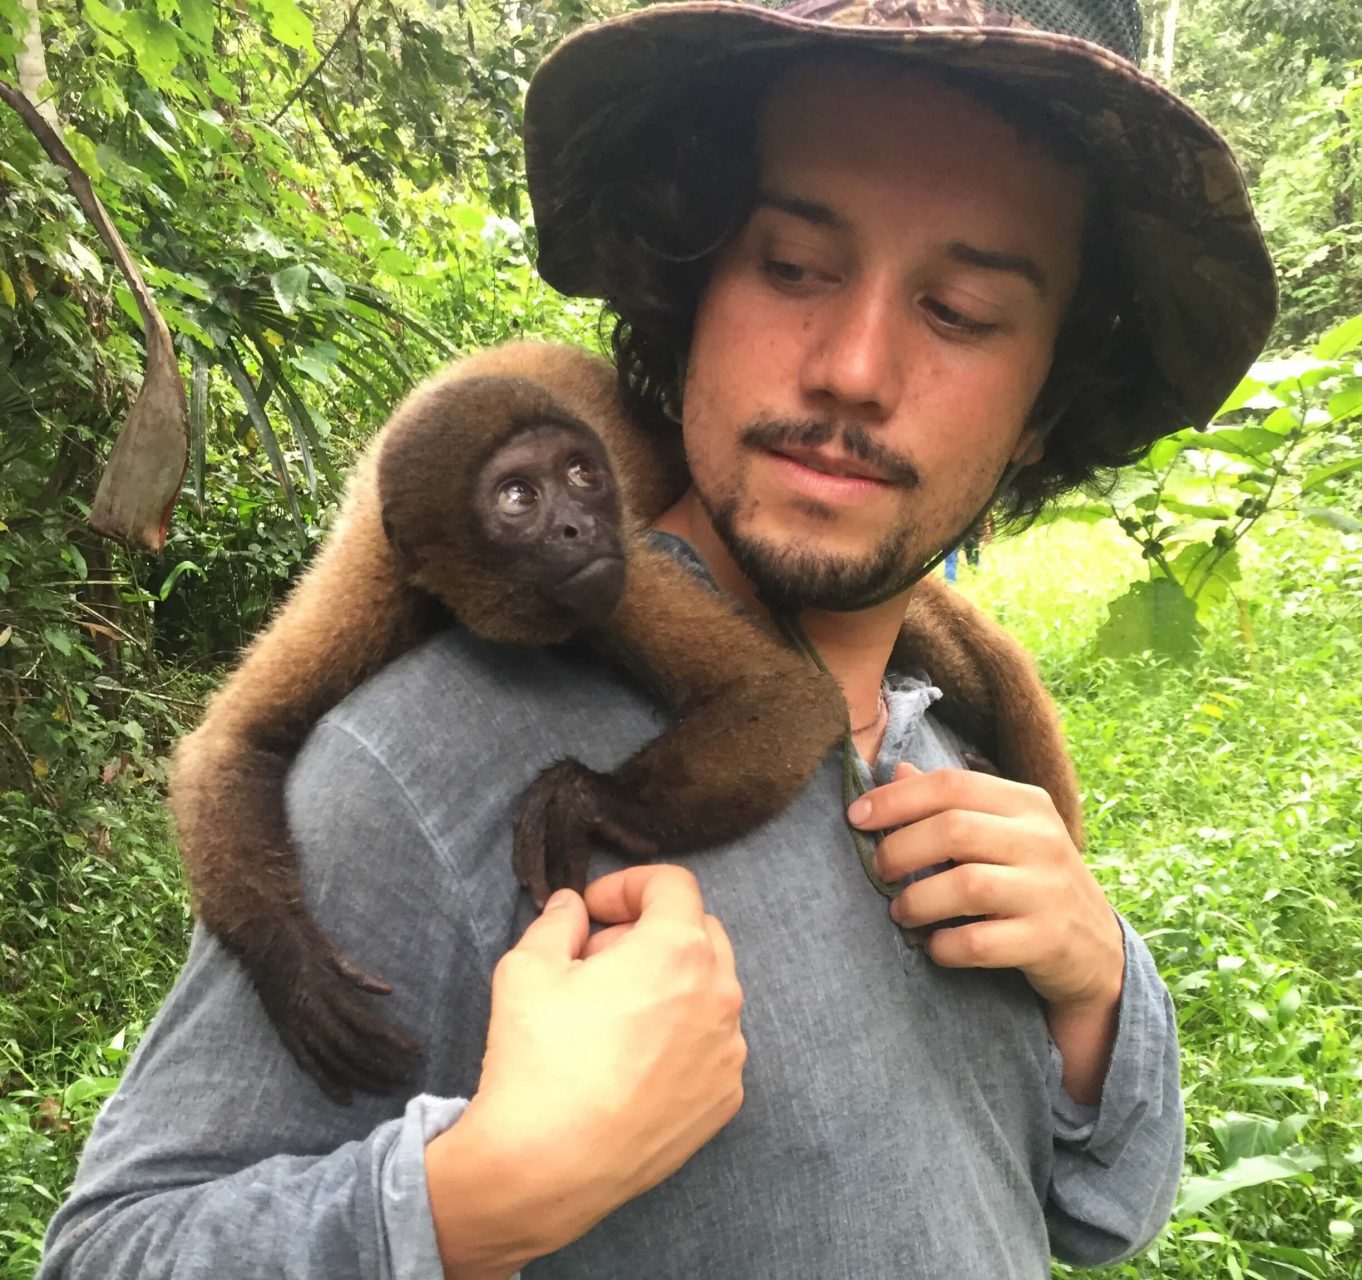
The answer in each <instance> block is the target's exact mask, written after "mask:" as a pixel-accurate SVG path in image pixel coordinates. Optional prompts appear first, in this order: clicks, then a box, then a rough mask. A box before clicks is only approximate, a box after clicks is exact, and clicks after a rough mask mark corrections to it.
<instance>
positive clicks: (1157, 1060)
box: [1045, 921, 1185, 1266]
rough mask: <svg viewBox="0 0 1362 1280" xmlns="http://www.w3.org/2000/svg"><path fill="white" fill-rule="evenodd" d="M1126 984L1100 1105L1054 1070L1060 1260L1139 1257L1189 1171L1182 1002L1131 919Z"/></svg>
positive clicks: (1089, 1262)
mask: <svg viewBox="0 0 1362 1280" xmlns="http://www.w3.org/2000/svg"><path fill="white" fill-rule="evenodd" d="M1121 927H1122V934H1123V937H1124V941H1125V957H1126V963H1125V980H1124V983H1123V986H1122V990H1121V1000H1120V1005H1119V1007H1118V1010H1117V1029H1116V1040H1115V1043H1114V1045H1113V1046H1112V1049H1111V1059H1110V1063H1109V1065H1108V1067H1107V1071H1106V1078H1105V1081H1104V1083H1103V1086H1102V1096H1101V1100H1100V1102H1099V1103H1098V1105H1096V1106H1083V1105H1081V1104H1079V1103H1077V1102H1075V1101H1074V1100H1073V1099H1072V1098H1071V1097H1070V1096H1069V1095H1068V1093H1067V1092H1066V1091H1065V1089H1064V1087H1063V1063H1062V1061H1060V1060H1059V1053H1058V1050H1056V1053H1055V1059H1056V1060H1055V1061H1054V1063H1053V1064H1052V1070H1051V1103H1052V1111H1053V1116H1054V1126H1055V1162H1054V1169H1053V1172H1052V1175H1051V1181H1050V1197H1049V1200H1048V1201H1047V1202H1046V1206H1045V1218H1046V1222H1047V1223H1048V1225H1049V1228H1050V1245H1051V1248H1052V1249H1053V1251H1054V1254H1055V1256H1056V1257H1057V1258H1061V1259H1062V1260H1063V1261H1065V1262H1071V1263H1075V1264H1077V1265H1079V1266H1106V1265H1109V1264H1111V1263H1113V1262H1119V1261H1121V1260H1122V1259H1123V1258H1128V1257H1130V1256H1131V1255H1132V1254H1135V1253H1138V1252H1139V1251H1140V1250H1141V1249H1143V1248H1144V1247H1145V1246H1146V1245H1147V1244H1149V1242H1150V1241H1151V1240H1153V1238H1154V1237H1155V1236H1156V1235H1157V1234H1158V1233H1159V1231H1160V1230H1162V1228H1163V1225H1164V1223H1165V1222H1166V1221H1167V1220H1168V1214H1169V1211H1170V1210H1171V1208H1172V1206H1173V1199H1174V1197H1175V1196H1176V1194H1177V1189H1178V1180H1179V1178H1180V1176H1181V1174H1182V1152H1183V1140H1184V1132H1185V1120H1184V1116H1183V1107H1182V1092H1181V1089H1180V1088H1179V1084H1178V1034H1177V1022H1176V1019H1175V1018H1174V1015H1173V1002H1172V1000H1171V998H1170V997H1169V995H1168V990H1167V988H1166V987H1165V986H1164V984H1163V982H1162V980H1161V979H1160V978H1159V975H1158V970H1157V969H1156V968H1155V966H1154V959H1153V957H1152V956H1151V955H1150V954H1149V949H1148V947H1146V946H1145V944H1144V941H1143V940H1142V939H1141V938H1140V936H1139V935H1138V934H1137V933H1136V932H1135V931H1134V930H1133V929H1132V928H1131V927H1130V926H1129V925H1128V924H1126V923H1125V922H1124V921H1122V925H1121Z"/></svg>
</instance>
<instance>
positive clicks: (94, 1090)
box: [62, 1076, 118, 1111]
mask: <svg viewBox="0 0 1362 1280" xmlns="http://www.w3.org/2000/svg"><path fill="white" fill-rule="evenodd" d="M116 1088H118V1078H117V1077H116V1076H81V1078H80V1079H79V1080H74V1081H72V1082H71V1083H70V1084H69V1085H67V1086H66V1089H65V1091H64V1092H63V1093H62V1106H63V1108H64V1109H65V1110H67V1111H71V1110H74V1109H75V1108H76V1107H78V1106H79V1105H80V1104H81V1103H82V1102H91V1101H94V1100H95V1099H97V1098H107V1097H108V1096H109V1094H111V1093H112V1092H113V1091H114V1090H115V1089H116Z"/></svg>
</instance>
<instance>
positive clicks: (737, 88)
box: [568, 54, 1177, 523]
mask: <svg viewBox="0 0 1362 1280" xmlns="http://www.w3.org/2000/svg"><path fill="white" fill-rule="evenodd" d="M860 56H863V57H867V58H875V59H877V60H880V59H882V55H877V54H863V55H860ZM789 65H790V63H789V60H788V58H787V59H784V60H779V61H777V60H775V59H769V60H763V59H760V58H756V57H752V56H749V57H747V58H745V59H744V60H743V61H742V62H741V64H734V63H728V64H725V65H724V66H722V67H719V68H716V69H714V70H713V71H712V72H711V73H710V74H707V75H704V76H697V77H693V78H690V79H687V80H684V81H679V82H678V83H677V84H675V85H673V86H671V87H669V88H659V89H657V90H656V91H655V92H654V94H653V95H651V96H650V97H649V98H648V99H647V101H646V103H641V104H638V105H637V106H636V107H633V108H632V109H631V106H630V104H627V103H615V104H612V111H611V116H612V117H613V119H612V125H613V127H614V129H615V130H618V133H617V134H616V136H617V137H618V138H619V139H620V141H619V143H618V144H617V145H615V146H613V147H607V148H601V147H600V146H599V142H600V139H599V137H598V136H597V137H596V138H595V139H594V143H595V145H594V147H592V148H588V147H587V146H586V145H585V143H586V139H583V148H582V149H583V153H584V154H585V153H586V152H587V151H588V150H592V151H593V152H594V159H595V163H594V164H593V165H592V166H591V167H590V171H588V172H584V171H583V169H582V168H581V167H578V166H569V169H568V171H569V172H575V174H576V175H577V176H576V180H577V181H582V182H586V183H590V184H591V187H590V192H591V194H590V200H589V204H588V210H589V211H588V213H587V222H588V226H589V231H590V235H591V237H592V239H593V240H594V242H595V253H594V257H595V260H596V261H597V262H598V263H600V264H602V265H603V276H604V287H603V295H604V297H605V301H606V305H607V308H608V311H609V313H610V314H612V315H613V316H614V331H613V334H612V336H611V345H612V347H613V350H614V355H615V360H616V364H617V366H618V369H619V375H620V382H621V386H622V388H623V390H624V393H625V395H626V397H627V398H628V400H629V401H630V403H631V405H632V407H633V408H634V410H635V411H636V412H637V413H638V416H639V419H640V421H643V422H647V423H650V424H654V425H655V426H656V427H657V428H658V429H667V428H666V426H665V425H664V424H665V423H666V422H667V421H668V420H670V422H671V423H672V424H673V426H672V427H671V429H675V427H674V424H675V422H676V421H678V420H679V418H680V415H681V396H682V389H683V385H682V384H683V380H684V369H685V361H686V357H687V353H688V351H689V348H690V342H691V330H692V327H693V325H694V321H695V312H696V307H697V305H698V302H699V299H700V295H701V293H702V291H703V289H704V286H705V283H706V281H707V279H708V277H709V272H710V267H711V265H712V263H713V261H714V258H715V255H716V253H717V252H718V250H719V249H720V248H721V247H722V246H723V245H724V244H725V243H726V242H727V240H728V239H729V237H730V236H732V235H734V234H735V233H736V232H738V231H739V230H740V229H741V228H742V227H743V225H744V224H745V222H746V220H747V217H748V215H749V214H750V212H751V210H752V208H753V205H754V203H755V197H756V164H755V152H756V147H755V135H756V120H757V107H758V104H759V103H760V101H761V99H762V97H763V95H764V94H765V93H766V91H767V90H768V89H769V87H770V85H771V83H772V81H773V79H774V77H775V75H777V74H779V73H780V72H781V71H784V70H785V69H787V68H788V67H789ZM892 65H895V66H902V64H901V63H897V62H895V63H893V64H892ZM932 74H933V75H936V76H938V78H941V79H943V80H946V81H948V82H949V83H951V84H953V85H955V86H957V87H959V88H961V89H963V90H964V91H966V92H968V93H970V94H971V95H972V96H973V97H975V98H976V99H978V100H979V101H981V102H982V103H983V104H984V105H986V106H988V107H990V108H992V109H993V110H994V111H996V112H997V113H998V114H999V115H1001V116H1003V117H1004V118H1006V119H1007V120H1009V121H1011V122H1012V124H1013V125H1014V127H1016V128H1017V130H1018V132H1019V133H1020V134H1021V135H1022V136H1023V137H1024V138H1026V139H1028V140H1029V141H1034V142H1036V143H1038V144H1040V145H1041V146H1043V147H1044V148H1045V149H1046V150H1048V151H1049V152H1051V153H1053V154H1054V155H1055V157H1056V158H1057V159H1059V160H1060V161H1061V162H1066V163H1070V164H1079V165H1081V166H1082V167H1084V168H1085V170H1086V171H1087V172H1088V173H1089V174H1090V175H1091V176H1092V177H1093V178H1094V181H1093V183H1092V187H1093V194H1092V199H1091V201H1090V208H1089V211H1088V221H1087V228H1086V231H1085V235H1084V243H1083V245H1082V248H1081V262H1080V275H1079V284H1078V289H1077V292H1076V295H1075V297H1074V300H1073V302H1072V303H1071V304H1070V307H1069V313H1068V315H1067V316H1066V318H1065V320H1064V323H1063V325H1062V326H1061V329H1060V332H1059V334H1058V336H1057V339H1056V342H1055V358H1054V363H1053V365H1052V367H1051V370H1050V374H1049V376H1048V378H1047V379H1046V381H1045V383H1044V385H1043V386H1042V388H1041V391H1040V394H1039V396H1038V397H1037V400H1036V404H1035V405H1034V406H1033V409H1032V421H1033V422H1036V423H1045V422H1047V421H1048V420H1050V419H1051V418H1054V419H1055V425H1054V427H1053V428H1052V430H1051V431H1050V434H1049V436H1048V438H1047V440H1046V444H1045V453H1044V457H1043V458H1042V459H1041V460H1040V461H1039V462H1037V463H1035V464H1033V465H1030V466H1028V467H1026V468H1024V469H1023V470H1022V471H1021V472H1020V473H1019V474H1018V475H1017V477H1016V478H1015V479H1014V480H1013V482H1012V484H1011V485H1010V487H1009V488H1008V490H1007V491H1006V492H1005V493H1004V494H1003V495H1001V497H1000V500H999V502H998V504H997V514H998V515H999V516H1000V517H1002V518H1003V519H1005V520H1011V521H1018V522H1022V523H1025V522H1028V521H1029V520H1030V519H1032V518H1034V516H1035V515H1036V514H1037V513H1038V512H1039V511H1040V510H1041V508H1042V507H1043V505H1044V504H1045V502H1046V501H1047V500H1049V499H1051V498H1053V497H1055V496H1057V495H1059V494H1062V493H1064V492H1066V491H1068V490H1070V489H1073V488H1075V487H1077V486H1080V485H1082V486H1090V487H1091V486H1100V485H1101V484H1102V482H1104V481H1107V480H1109V478H1110V473H1111V472H1112V470H1113V469H1115V468H1117V467H1120V466H1123V465H1125V464H1127V463H1129V462H1132V461H1134V460H1135V459H1136V458H1137V457H1139V456H1140V455H1141V454H1142V453H1143V452H1144V451H1145V449H1146V448H1147V446H1148V442H1149V440H1150V439H1151V437H1152V436H1154V435H1157V434H1158V430H1157V427H1156V426H1155V425H1153V423H1154V422H1155V421H1157V419H1159V418H1170V419H1171V421H1173V422H1176V420H1177V416H1176V415H1177V409H1176V406H1175V404H1174V403H1172V402H1171V401H1170V400H1169V399H1165V398H1164V397H1162V396H1160V395H1151V394H1150V391H1151V387H1154V388H1165V387H1166V383H1165V381H1164V379H1163V377H1162V375H1161V374H1160V373H1159V371H1158V369H1157V368H1156V367H1155V364H1154V361H1153V357H1152V355H1151V354H1150V350H1149V344H1148V341H1147V339H1146V337H1145V333H1144V329H1143V325H1142V324H1141V322H1140V317H1139V310H1138V307H1137V305H1136V299H1135V296H1134V294H1133V291H1132V289H1131V287H1130V285H1129V282H1128V281H1127V278H1126V276H1125V273H1124V270H1123V266H1122V263H1121V262H1120V261H1119V260H1118V256H1117V252H1116V247H1115V244H1114V238H1113V237H1112V236H1111V235H1110V234H1109V233H1108V228H1110V226H1111V215H1110V212H1109V210H1108V208H1107V201H1106V199H1105V197H1104V193H1103V190H1102V184H1101V181H1100V176H1099V171H1098V170H1097V169H1096V167H1095V166H1094V165H1093V163H1092V162H1091V160H1090V159H1089V157H1088V156H1087V155H1086V153H1085V152H1084V151H1083V149H1082V148H1081V147H1080V145H1079V144H1078V143H1077V141H1076V140H1075V139H1074V138H1073V136H1072V135H1071V134H1070V133H1069V132H1068V131H1067V130H1066V129H1064V127H1063V125H1062V124H1061V123H1060V122H1059V121H1058V120H1056V119H1055V118H1054V117H1053V116H1052V115H1051V114H1050V113H1049V112H1048V111H1047V109H1046V108H1045V107H1044V106H1043V105H1042V104H1040V103H1038V102H1036V101H1034V100H1032V99H1029V98H1026V97H1024V96H1022V95H1020V94H1017V93H1015V92H1013V91H1011V90H1006V89H1002V88H999V87H998V86H997V85H995V84H993V83H991V82H988V81H986V80H982V79H979V78H977V77H973V76H967V75H963V74H960V73H954V72H952V73H947V74H941V73H938V72H933V73H932ZM631 112H632V113H631ZM683 122H684V132H683V131H682V125H683ZM599 124H600V121H599V119H598V120H597V121H596V122H593V124H592V125H590V126H588V127H590V128H593V129H595V128H598V127H599ZM603 152H604V156H603ZM1171 394H1172V393H1171V392H1169V393H1168V396H1169V397H1171Z"/></svg>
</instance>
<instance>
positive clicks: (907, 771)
mask: <svg viewBox="0 0 1362 1280" xmlns="http://www.w3.org/2000/svg"><path fill="white" fill-rule="evenodd" d="M921 772H922V770H921V769H919V768H918V767H917V765H915V764H909V763H908V761H907V760H900V761H899V762H898V764H896V765H895V766H894V779H895V781H897V780H898V779H899V778H914V777H916V776H917V775H918V774H920V773H921Z"/></svg>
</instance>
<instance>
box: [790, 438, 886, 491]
mask: <svg viewBox="0 0 1362 1280" xmlns="http://www.w3.org/2000/svg"><path fill="white" fill-rule="evenodd" d="M771 452H772V453H774V454H775V455H776V457H778V458H785V459H788V460H789V461H790V462H797V463H798V464H799V465H800V466H801V467H808V468H809V470H810V471H817V472H819V473H821V474H822V475H825V476H832V477H833V478H835V479H838V480H863V481H870V482H872V483H874V484H889V483H890V481H889V480H887V479H886V478H885V477H884V476H883V475H881V474H880V473H879V472H878V471H876V470H875V469H874V468H873V467H872V466H870V464H869V463H865V462H862V461H860V459H858V458H849V457H847V456H845V455H844V454H835V453H828V452H825V451H823V450H821V449H799V448H794V447H791V446H786V447H783V448H779V449H772V450H771Z"/></svg>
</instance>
